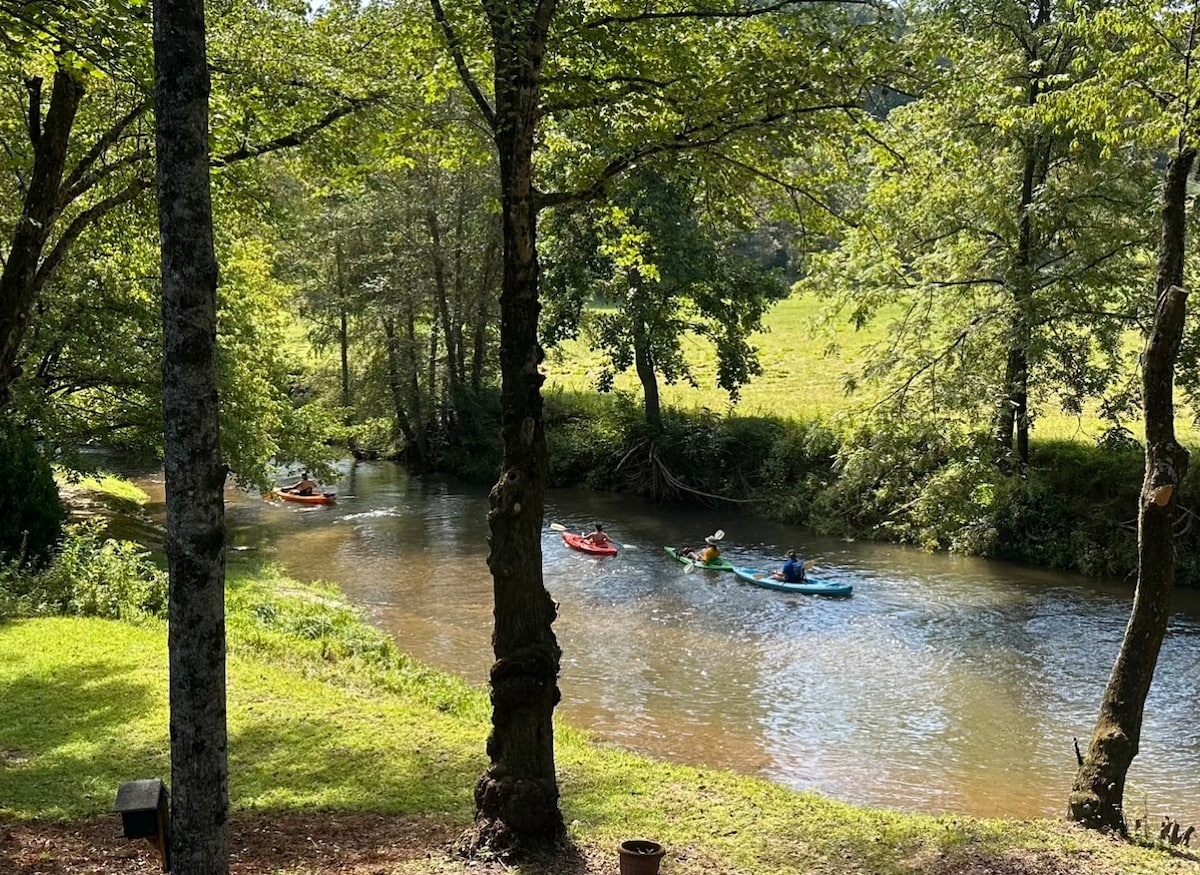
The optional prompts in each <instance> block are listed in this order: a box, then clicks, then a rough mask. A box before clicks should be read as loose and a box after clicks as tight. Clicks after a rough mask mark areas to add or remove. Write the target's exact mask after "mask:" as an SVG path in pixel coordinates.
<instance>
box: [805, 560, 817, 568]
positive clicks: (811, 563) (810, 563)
mask: <svg viewBox="0 0 1200 875" xmlns="http://www.w3.org/2000/svg"><path fill="white" fill-rule="evenodd" d="M816 564H817V560H816V559H809V560H807V561H805V563H804V570H805V571H808V569H810V568H812V567H813V566H814V565H816Z"/></svg>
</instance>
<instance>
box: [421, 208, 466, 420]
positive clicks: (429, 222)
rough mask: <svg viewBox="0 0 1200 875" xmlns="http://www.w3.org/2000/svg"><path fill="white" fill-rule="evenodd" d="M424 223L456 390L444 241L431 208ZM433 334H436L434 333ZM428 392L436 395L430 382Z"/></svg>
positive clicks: (452, 384) (448, 372)
mask: <svg viewBox="0 0 1200 875" xmlns="http://www.w3.org/2000/svg"><path fill="white" fill-rule="evenodd" d="M425 224H426V226H427V227H428V228H429V239H430V241H431V242H432V244H433V285H434V296H435V297H436V298H437V312H438V318H439V319H440V320H441V325H442V337H444V338H445V344H446V378H447V379H448V380H449V382H450V390H451V391H452V392H456V391H457V390H458V374H456V373H455V370H454V365H455V362H456V361H457V357H458V353H457V351H456V350H455V349H454V326H453V324H452V323H451V321H450V284H449V283H448V282H447V281H446V258H445V252H443V250H442V246H443V244H444V242H445V241H444V240H443V239H442V226H441V223H440V222H439V220H438V216H437V213H436V212H435V211H434V210H433V209H432V208H431V209H427V210H426V211H425ZM434 334H435V336H436V333H434ZM430 372H431V373H433V362H432V361H431V362H430ZM429 392H430V397H431V398H435V397H437V396H436V394H435V393H434V385H433V383H432V382H431V383H430V384H429Z"/></svg>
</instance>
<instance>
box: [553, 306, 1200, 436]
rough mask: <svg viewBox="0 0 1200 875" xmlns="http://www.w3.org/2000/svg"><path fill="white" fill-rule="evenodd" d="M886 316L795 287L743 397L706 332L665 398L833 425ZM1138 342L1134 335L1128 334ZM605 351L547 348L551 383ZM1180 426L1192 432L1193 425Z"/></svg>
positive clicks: (1072, 422) (857, 399)
mask: <svg viewBox="0 0 1200 875" xmlns="http://www.w3.org/2000/svg"><path fill="white" fill-rule="evenodd" d="M886 315H887V314H886V313H885V314H884V318H880V319H876V320H874V321H872V322H870V323H869V324H868V325H866V326H865V327H863V328H862V329H856V328H855V326H854V325H853V324H851V323H850V321H849V319H848V318H846V316H845V315H842V314H838V313H837V312H835V311H834V309H833V305H832V304H831V303H830V302H828V301H824V300H821V299H820V298H818V297H816V296H813V295H800V294H794V295H792V296H791V297H789V298H785V299H783V300H781V301H779V302H778V303H776V304H775V305H774V306H773V307H772V308H771V309H770V310H769V311H768V312H767V314H766V317H765V318H764V320H763V323H764V330H763V331H762V332H761V333H759V334H756V335H755V336H754V338H753V340H752V343H753V345H754V346H755V347H757V348H758V351H759V353H758V354H759V361H760V362H761V363H762V366H763V373H762V375H761V376H759V377H756V378H755V379H754V380H753V382H751V383H750V384H748V385H747V386H745V387H744V388H743V389H742V395H741V401H740V403H739V404H737V406H736V407H731V405H730V403H729V397H728V396H727V395H726V394H725V393H724V392H723V391H722V390H720V389H719V388H717V385H716V354H715V351H714V349H713V347H712V345H711V344H710V343H708V342H707V341H705V340H704V339H703V338H700V337H696V336H689V337H687V338H685V339H684V350H685V352H686V355H687V356H688V360H689V363H690V364H691V365H692V367H693V370H694V373H695V375H696V378H697V382H698V383H699V384H700V386H699V388H693V387H692V386H689V385H687V384H676V385H674V386H668V385H665V384H662V385H660V390H661V393H662V400H663V404H664V405H670V406H675V407H680V408H683V409H686V410H696V409H703V408H707V409H709V410H713V411H717V412H723V413H724V412H734V411H736V412H737V413H738V414H740V415H743V416H760V415H761V416H780V417H785V418H791V419H811V418H818V419H821V420H823V421H825V422H827V423H829V424H831V425H835V426H836V424H837V423H838V422H841V421H843V420H851V419H854V418H855V417H856V415H858V414H859V413H860V412H861V411H862V410H864V409H865V408H867V407H869V406H870V405H871V404H872V403H874V402H875V400H876V395H875V394H872V392H871V390H869V389H864V390H860V391H857V392H855V393H848V392H847V390H846V383H847V377H848V376H851V375H853V374H855V373H857V371H858V369H859V368H860V367H861V365H862V363H863V361H864V359H865V357H866V356H867V355H868V354H869V352H870V349H871V347H872V346H873V345H874V344H877V343H879V342H881V341H882V340H884V338H885V336H886V331H887V321H886ZM1131 340H1133V342H1136V339H1131ZM602 366H603V356H602V355H601V354H600V353H597V352H593V351H592V350H590V349H589V348H588V344H587V342H586V341H585V340H583V339H579V340H574V341H567V342H565V343H563V344H562V345H561V346H560V347H558V348H556V349H552V350H550V351H548V353H547V359H546V364H545V371H546V374H547V381H546V389H547V391H548V392H553V391H555V390H556V389H557V390H562V391H569V392H581V391H588V390H589V389H594V387H595V386H596V381H597V379H598V378H599V375H600V372H601V369H602ZM615 388H616V389H617V390H619V391H625V392H630V393H633V394H634V395H635V396H636V397H638V398H640V397H641V387H640V385H639V384H638V381H637V377H636V375H635V374H634V373H633V371H632V370H630V371H627V372H626V373H624V374H621V375H619V376H618V378H617V380H616V383H615ZM1036 413H1037V416H1036V419H1035V421H1034V425H1033V428H1032V431H1031V434H1032V436H1033V437H1034V438H1035V439H1040V440H1080V441H1088V442H1090V441H1094V440H1095V439H1096V438H1098V437H1099V436H1100V435H1101V434H1102V433H1103V432H1104V431H1105V428H1106V425H1105V423H1104V422H1103V421H1102V420H1101V419H1100V417H1099V416H1098V415H1097V414H1096V412H1095V410H1094V409H1093V410H1092V411H1090V412H1088V413H1086V414H1085V415H1084V416H1075V415H1073V414H1071V413H1067V412H1065V411H1063V410H1061V409H1060V408H1057V407H1044V408H1043V409H1039V410H1038V411H1037V412H1036ZM1180 425H1181V428H1180V431H1181V433H1183V434H1186V435H1188V436H1189V437H1190V436H1192V435H1194V429H1192V428H1191V427H1190V423H1188V424H1187V425H1188V428H1186V429H1184V428H1182V426H1183V425H1184V423H1180Z"/></svg>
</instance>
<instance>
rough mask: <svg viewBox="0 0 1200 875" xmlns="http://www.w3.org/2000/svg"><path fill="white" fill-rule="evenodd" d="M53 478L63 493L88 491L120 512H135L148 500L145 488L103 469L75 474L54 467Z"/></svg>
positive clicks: (97, 499) (99, 500)
mask: <svg viewBox="0 0 1200 875" xmlns="http://www.w3.org/2000/svg"><path fill="white" fill-rule="evenodd" d="M54 479H55V482H56V483H58V487H59V491H60V492H62V493H63V494H67V495H69V494H79V493H88V494H89V495H90V496H91V498H92V499H93V500H95V501H97V502H99V503H101V504H103V505H105V506H107V507H109V508H111V509H112V510H114V511H118V512H121V513H129V514H136V513H137V512H138V511H139V510H140V509H141V508H142V507H143V506H144V505H145V504H146V502H147V501H149V500H150V496H149V495H147V494H146V492H145V490H143V489H141V488H140V487H139V486H137V485H136V484H134V483H133V482H131V481H129V480H126V479H124V478H122V477H118V476H117V475H115V474H110V473H108V472H105V471H97V472H95V473H92V474H77V473H74V472H69V471H66V470H65V469H63V468H57V467H56V468H55V469H54Z"/></svg>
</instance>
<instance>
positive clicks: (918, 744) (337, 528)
mask: <svg viewBox="0 0 1200 875" xmlns="http://www.w3.org/2000/svg"><path fill="white" fill-rule="evenodd" d="M341 473H342V476H341V479H340V480H339V481H338V483H337V484H336V488H337V489H338V491H339V500H338V503H337V505H336V506H334V507H331V508H326V507H316V508H309V507H300V506H295V505H290V504H272V503H267V502H264V501H263V500H262V499H261V498H260V497H259V496H258V495H257V494H247V493H244V492H241V491H238V490H236V489H233V488H231V489H230V490H229V492H228V524H229V531H230V535H229V537H230V541H231V544H232V546H234V547H236V548H238V549H244V550H253V551H256V552H259V553H261V554H263V555H265V556H267V557H270V558H273V559H275V560H277V561H279V562H280V563H282V564H283V565H284V566H285V567H286V568H287V570H288V572H289V573H291V574H292V575H294V576H296V577H298V578H301V579H306V580H315V579H323V580H329V581H334V582H336V583H338V584H340V585H341V587H342V588H343V590H344V591H345V592H346V594H347V595H348V596H349V597H350V598H352V599H353V600H355V601H357V602H358V603H360V604H362V605H363V606H365V607H366V609H367V610H368V611H369V612H370V616H371V617H372V619H373V620H374V621H375V622H377V623H378V624H379V625H381V626H382V627H383V628H385V629H387V630H388V631H389V632H390V633H391V634H392V635H393V636H394V637H395V639H396V641H397V643H398V645H399V646H400V647H401V648H402V649H403V650H405V651H406V652H408V653H411V654H412V655H414V656H416V657H417V658H419V659H421V660H422V661H424V662H426V663H428V664H430V665H433V666H436V667H437V668H440V669H444V670H446V671H450V672H453V673H455V674H458V675H461V676H462V677H464V678H466V679H467V680H469V681H471V682H474V683H478V684H484V683H486V678H487V669H488V666H489V664H490V662H491V652H490V643H489V642H490V634H491V613H492V603H491V578H490V576H489V574H488V570H487V566H486V564H485V558H486V555H487V546H486V542H485V537H486V535H487V524H486V519H485V517H486V513H487V495H486V491H485V490H484V489H481V488H476V487H472V486H465V485H463V484H461V483H457V482H454V481H450V480H441V479H421V478H415V477H410V476H408V475H407V474H406V473H405V472H404V471H403V470H401V469H400V468H398V467H396V466H395V465H391V464H388V463H370V464H362V463H359V464H349V463H347V464H346V465H343V466H342V468H341ZM141 483H142V485H143V486H144V487H146V488H148V489H149V490H150V491H151V492H152V495H153V496H154V497H155V499H161V495H162V486H161V477H155V476H149V477H144V478H142V480H141ZM158 509H159V510H160V509H161V508H158ZM596 520H599V521H602V522H603V523H604V524H605V527H606V529H607V530H608V531H609V532H610V533H611V535H612V536H613V538H614V539H616V540H617V541H618V542H619V543H621V544H625V545H628V546H627V547H626V548H625V549H622V550H621V552H620V554H619V555H618V556H616V557H614V558H611V559H610V558H596V557H590V556H585V555H583V554H580V553H577V552H574V551H571V550H568V549H567V548H566V547H565V546H564V545H563V543H562V541H561V538H560V536H559V535H558V534H557V533H556V532H554V531H552V530H550V529H549V528H548V527H547V528H546V529H545V534H544V536H543V538H542V551H543V565H544V569H545V582H546V586H547V588H548V589H549V591H550V593H551V595H552V596H553V597H554V598H555V600H556V601H558V602H559V604H560V617H559V620H558V622H557V623H556V625H555V629H556V632H557V635H558V638H559V642H560V644H561V646H562V650H563V659H562V677H561V687H562V692H563V701H562V705H561V706H560V714H561V715H562V716H563V717H564V718H565V719H566V720H568V721H570V722H572V723H574V724H576V725H579V726H582V727H585V728H587V729H589V730H591V731H593V732H594V733H595V734H596V735H597V736H598V737H599V738H601V739H603V740H606V741H608V742H611V743H615V744H619V745H621V746H624V747H627V748H630V749H632V750H635V751H639V752H643V753H646V754H650V755H653V756H656V757H662V758H665V759H668V760H674V761H678V762H682V763H689V764H695V765H705V766H715V767H719V768H726V769H732V770H735V771H739V772H743V773H747V774H753V775H759V776H762V777H765V778H769V779H771V780H773V781H777V782H780V783H782V784H786V785H789V786H792V787H796V788H811V789H815V790H818V791H820V792H822V793H824V794H826V795H828V796H831V797H834V798H837V799H842V800H845V801H847V802H853V803H858V804H864V805H874V806H885V807H890V808H897V809H901V810H906V811H925V812H960V813H964V814H971V815H979V816H1015V817H1033V816H1051V817H1057V816H1060V815H1061V814H1062V813H1063V812H1064V811H1065V807H1066V798H1067V793H1068V790H1069V787H1070V782H1071V779H1072V777H1073V774H1074V768H1075V755H1074V751H1073V747H1072V739H1073V738H1078V739H1079V743H1080V744H1081V745H1085V744H1086V742H1087V739H1088V737H1089V734H1090V732H1091V728H1092V723H1093V721H1094V720H1095V716H1096V711H1097V708H1098V703H1099V700H1100V696H1101V694H1102V692H1103V688H1104V684H1105V681H1106V680H1107V677H1108V673H1109V671H1110V669H1111V667H1112V663H1113V658H1114V656H1115V654H1116V650H1117V647H1118V645H1119V643H1120V639H1121V635H1122V633H1123V631H1124V627H1125V622H1126V620H1127V618H1128V611H1129V605H1130V599H1131V596H1132V587H1131V586H1130V585H1127V584H1123V583H1120V582H1099V581H1093V580H1088V579H1084V578H1081V577H1076V576H1071V575H1064V574H1057V573H1052V572H1047V571H1042V570H1038V569H1030V568H1024V567H1020V566H1015V565H1010V564H1004V563H998V562H988V561H983V560H977V559H967V558H961V557H954V556H947V555H929V554H925V553H922V552H919V551H917V550H912V549H907V548H901V547H896V546H890V545H882V544H876V543H865V542H863V543H854V542H846V541H840V540H824V539H820V538H816V537H813V536H812V535H810V534H809V533H807V532H805V531H804V530H800V529H796V528H791V527H787V526H782V525H778V524H775V523H770V522H766V521H764V520H762V519H759V518H757V517H754V516H752V515H749V514H745V513H737V512H732V511H703V510H696V509H691V508H674V507H669V506H668V507H661V506H657V505H653V504H649V503H645V502H642V501H640V500H637V499H634V498H630V497H628V496H613V495H606V494H598V493H593V492H589V491H585V490H558V491H552V492H551V493H550V494H549V495H548V496H547V503H546V520H545V522H546V523H547V526H548V524H549V523H551V522H558V523H562V524H564V525H567V526H569V527H570V528H572V529H575V530H582V529H587V528H590V526H591V524H592V522H593V521H596ZM717 528H721V529H724V530H725V532H726V537H725V541H724V547H725V555H726V556H728V557H729V558H731V559H732V560H733V561H734V562H735V564H745V565H751V566H756V567H757V566H763V565H773V564H778V563H779V562H780V561H781V558H782V555H783V553H784V552H785V551H786V550H787V549H789V548H795V549H797V550H798V551H800V552H801V553H802V554H803V555H804V556H805V557H808V558H811V559H814V560H815V561H816V568H814V570H813V572H812V573H813V574H815V575H821V576H827V577H829V578H832V579H836V580H841V581H846V582H849V583H852V584H853V585H854V595H853V597H851V598H849V599H824V598H814V597H809V596H798V595H790V594H783V593H777V592H772V591H768V590H764V589H759V588H757V587H754V586H751V585H749V584H746V583H743V582H741V581H739V580H738V579H737V578H735V577H734V576H733V575H732V574H728V573H716V572H705V571H695V572H693V573H685V569H684V567H683V566H681V565H679V564H677V563H675V562H673V561H671V560H670V559H669V558H668V557H667V556H666V555H664V553H663V551H662V547H663V545H665V544H673V545H678V544H681V543H689V542H690V543H697V542H698V541H699V540H700V539H702V538H703V536H704V535H706V534H708V533H710V532H712V531H714V530H715V529H717ZM1175 609H1176V610H1175V615H1174V618H1173V620H1172V622H1171V627H1170V631H1169V633H1168V636H1167V640H1166V643H1165V645H1164V648H1163V652H1162V656H1161V658H1160V662H1159V670H1158V673H1157V677H1156V680H1155V683H1154V687H1153V689H1152V691H1151V695H1150V699H1149V702H1148V706H1147V711H1146V718H1145V726H1144V730H1143V736H1142V745H1141V753H1140V754H1139V755H1138V757H1137V759H1136V760H1135V763H1134V767H1133V769H1132V771H1131V773H1130V779H1129V784H1128V792H1127V796H1126V801H1127V805H1128V806H1130V807H1131V808H1132V809H1133V811H1134V813H1135V815H1136V816H1146V815H1148V816H1149V817H1150V818H1151V819H1152V820H1153V821H1155V822H1157V820H1158V818H1159V817H1160V816H1162V815H1170V816H1172V817H1176V818H1179V819H1181V820H1183V821H1184V822H1185V823H1189V822H1200V699H1198V697H1197V669H1198V667H1200V594H1197V593H1195V592H1190V591H1189V592H1180V593H1178V594H1177V595H1176V599H1175Z"/></svg>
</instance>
